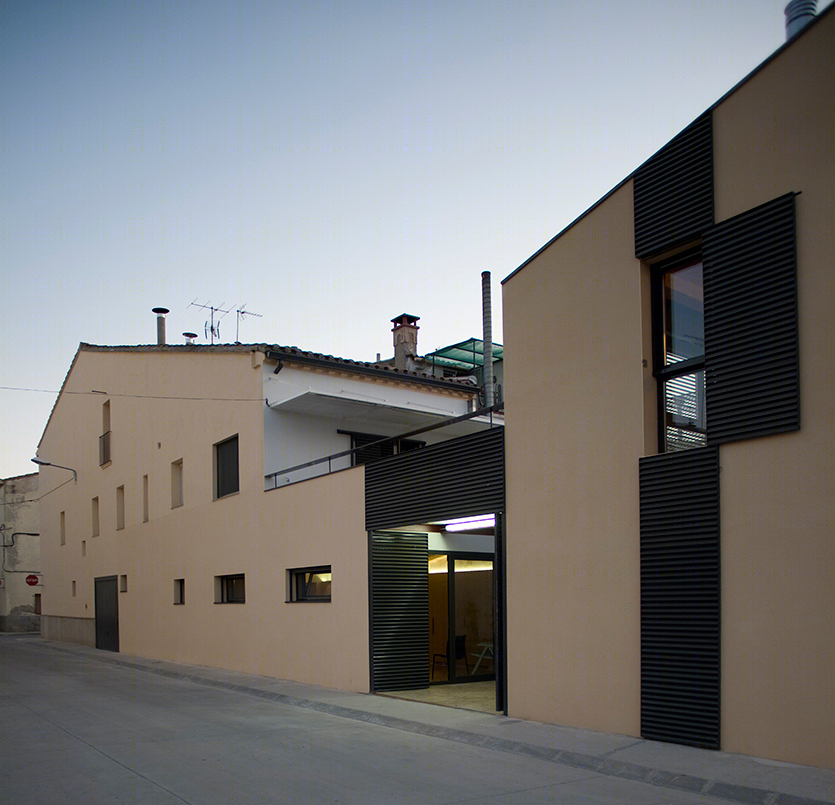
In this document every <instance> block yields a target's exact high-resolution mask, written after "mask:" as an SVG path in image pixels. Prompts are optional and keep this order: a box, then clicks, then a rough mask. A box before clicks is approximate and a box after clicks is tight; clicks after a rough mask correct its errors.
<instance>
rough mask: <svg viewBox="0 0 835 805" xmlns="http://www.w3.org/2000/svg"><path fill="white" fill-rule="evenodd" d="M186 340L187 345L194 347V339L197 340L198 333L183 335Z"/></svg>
mask: <svg viewBox="0 0 835 805" xmlns="http://www.w3.org/2000/svg"><path fill="white" fill-rule="evenodd" d="M183 335H184V336H185V338H186V344H188V345H189V346H194V339H195V338H197V333H183Z"/></svg>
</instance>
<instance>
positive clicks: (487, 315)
mask: <svg viewBox="0 0 835 805" xmlns="http://www.w3.org/2000/svg"><path fill="white" fill-rule="evenodd" d="M481 314H482V318H483V320H484V346H483V354H484V366H483V370H484V407H485V408H489V407H490V406H491V405H492V404H493V322H492V309H491V305H490V272H489V271H482V272H481Z"/></svg>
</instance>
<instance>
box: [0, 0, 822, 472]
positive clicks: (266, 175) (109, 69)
mask: <svg viewBox="0 0 835 805" xmlns="http://www.w3.org/2000/svg"><path fill="white" fill-rule="evenodd" d="M784 5H785V3H784V2H783V0H780V2H773V1H772V0H726V1H724V2H719V1H718V0H705V1H704V2H696V1H695V0H663V2H662V0H643V1H642V2H632V1H630V0H626V2H598V1H597V0H587V1H586V2H584V3H577V2H555V1H554V0H550V2H544V1H541V0H518V1H517V0H509V1H508V2H468V1H467V0H459V1H458V2H453V1H451V0H450V1H448V2H431V1H430V2H385V1H380V2H360V1H358V0H354V1H351V0H348V1H347V2H342V3H333V2H329V3H323V2H318V0H308V1H307V2H304V3H301V2H295V3H289V2H280V1H279V0H274V2H258V1H257V0H255V1H253V0H235V1H234V2H218V1H217V0H199V1H198V0H183V1H182V2H177V1H176V0H172V1H171V2H161V1H160V0H144V2H141V3H136V2H120V1H118V0H114V1H113V2H94V1H93V0H89V1H88V2H81V1H80V0H79V1H75V2H74V1H73V0H68V1H67V2H57V0H51V1H50V2H41V1H40V0H16V1H13V2H7V3H4V4H3V5H2V10H0V31H2V33H0V36H2V38H3V41H2V48H1V49H0V50H2V55H0V108H2V117H3V127H2V144H3V147H2V149H0V160H2V165H0V170H1V171H2V177H3V178H2V183H3V184H2V187H3V193H2V197H0V203H2V222H3V223H2V227H0V240H1V241H2V242H0V261H2V262H1V263H0V266H2V299H3V302H4V310H3V313H4V315H3V317H2V325H0V327H1V328H2V329H1V330H0V344H2V367H3V372H2V380H0V385H2V386H4V387H14V388H27V389H45V390H47V392H36V391H16V390H9V389H8V388H4V389H0V410H2V417H3V422H2V425H3V439H2V450H1V451H0V477H7V476H10V475H16V474H22V473H26V472H30V471H32V470H34V469H35V466H34V465H33V464H31V463H30V462H29V459H30V458H31V457H32V456H33V455H34V454H35V447H36V445H37V442H38V440H39V438H40V435H41V433H42V430H43V427H44V425H45V423H46V419H47V417H48V414H49V411H50V409H51V407H52V404H53V402H54V400H55V396H56V395H55V392H56V391H57V390H58V389H59V388H60V386H61V382H62V381H63V378H64V376H65V374H66V371H67V369H68V367H69V365H70V362H71V360H72V357H73V355H74V353H75V351H76V348H77V346H78V343H79V342H81V341H85V342H89V343H98V344H141V343H154V341H155V338H156V331H155V321H154V316H153V314H152V313H151V308H152V307H155V306H164V307H168V308H170V309H171V313H170V315H169V317H168V332H169V340H170V341H173V342H175V343H177V342H182V340H183V339H182V338H181V337H180V335H179V334H180V333H181V332H183V331H186V330H194V331H195V332H198V333H200V336H201V337H200V341H203V340H204V339H203V327H204V321H205V320H206V318H207V315H206V313H205V311H202V310H198V309H197V308H194V307H191V308H190V307H189V303H190V302H192V301H193V300H196V301H197V302H199V303H203V304H209V303H211V304H215V305H218V306H220V305H222V306H224V307H227V308H228V307H232V308H236V307H240V306H241V305H242V304H246V305H247V307H248V309H249V310H251V311H253V312H256V313H259V314H261V315H262V318H255V317H253V318H248V319H245V320H244V321H243V324H242V326H241V332H240V340H241V341H244V342H261V341H266V342H271V343H277V344H282V345H296V346H299V347H301V348H303V349H308V350H312V351H317V352H324V353H328V354H334V355H339V356H341V357H346V358H353V359H359V360H373V359H374V358H375V356H376V353H378V352H380V353H382V354H383V357H387V356H389V355H391V353H392V348H391V333H390V329H391V324H390V323H389V320H390V319H391V318H392V317H393V316H395V315H397V314H399V313H403V312H406V313H411V314H414V315H417V316H420V317H421V321H420V324H421V330H420V336H419V338H420V340H419V347H420V348H421V350H422V351H430V350H432V349H435V348H437V347H439V346H442V345H445V344H449V343H453V342H455V341H459V340H463V339H465V338H468V337H470V336H473V335H476V336H477V335H479V334H480V332H481V302H480V275H481V272H482V271H484V270H489V271H491V272H492V274H493V295H494V313H495V317H494V334H495V340H497V341H500V340H501V305H500V294H501V292H500V285H499V282H500V280H501V279H502V278H503V277H505V276H506V275H507V274H509V273H510V272H511V271H512V270H513V269H514V268H516V266H518V265H519V264H520V263H521V262H523V261H524V260H525V259H526V258H527V257H528V256H530V254H532V253H533V252H534V251H536V250H537V249H538V248H539V247H540V246H541V245H542V244H543V243H545V242H546V241H547V240H549V239H550V238H551V237H552V236H553V235H554V234H555V233H556V232H558V231H559V230H560V229H562V228H563V227H564V226H565V225H566V224H568V223H569V222H570V221H571V220H573V219H574V218H575V217H576V216H577V215H578V214H579V213H580V212H582V211H583V210H584V209H585V208H587V207H588V206H589V205H591V204H592V203H593V202H594V201H595V200H596V199H597V198H599V197H600V196H601V195H603V194H604V193H605V192H606V191H607V190H609V189H610V188H611V187H612V186H613V185H615V184H617V183H618V182H619V181H620V180H621V179H622V178H623V177H624V176H626V175H627V174H628V173H630V172H631V171H632V170H633V169H634V168H635V167H637V165H639V164H640V163H641V162H643V161H644V160H645V159H646V158H647V157H649V156H650V155H651V154H652V153H653V152H654V151H655V150H657V149H658V148H659V147H660V146H661V145H663V144H664V143H665V142H666V141H667V140H668V139H670V137H672V136H673V135H674V134H675V133H676V132H678V131H679V130H681V129H682V128H683V127H684V126H686V125H687V124H688V123H689V122H690V121H691V120H692V119H693V118H695V117H696V116H697V115H698V114H699V113H700V112H702V111H703V110H704V109H705V108H706V107H707V106H709V105H710V104H711V103H713V102H714V101H715V100H716V99H717V98H719V97H720V96H721V95H722V94H723V93H724V92H725V91H726V90H727V89H729V88H730V87H731V86H732V85H733V84H734V83H736V82H737V81H738V80H739V79H741V78H742V77H744V76H745V75H746V74H747V73H748V72H749V71H750V70H751V69H752V68H754V67H755V66H756V65H757V64H758V63H759V62H760V61H762V60H763V59H764V58H765V57H767V56H768V55H769V54H770V53H771V52H772V51H774V50H775V49H776V48H777V47H779V46H780V44H781V43H782V42H783V41H784V40H785V32H784V18H783V7H784ZM825 5H827V3H826V2H821V3H819V6H820V7H821V8H822V7H823V6H825ZM221 327H222V329H221V335H222V340H224V341H234V340H235V315H234V313H230V314H229V315H227V316H226V317H225V319H224V320H223V322H222V325H221ZM56 460H57V459H56Z"/></svg>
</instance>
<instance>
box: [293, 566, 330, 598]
mask: <svg viewBox="0 0 835 805" xmlns="http://www.w3.org/2000/svg"><path fill="white" fill-rule="evenodd" d="M287 583H288V592H289V595H288V597H287V600H288V601H330V600H331V566H330V565H320V566H319V567H300V568H295V569H293V570H288V571H287Z"/></svg>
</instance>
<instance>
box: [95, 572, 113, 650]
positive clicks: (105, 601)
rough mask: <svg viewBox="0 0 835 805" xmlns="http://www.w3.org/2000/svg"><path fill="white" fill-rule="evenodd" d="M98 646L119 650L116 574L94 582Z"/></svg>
mask: <svg viewBox="0 0 835 805" xmlns="http://www.w3.org/2000/svg"><path fill="white" fill-rule="evenodd" d="M93 589H94V592H95V602H94V608H95V613H96V648H101V649H106V650H107V651H118V650H119V590H118V583H117V579H116V576H103V577H101V578H98V579H96V580H95V582H94V588H93Z"/></svg>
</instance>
